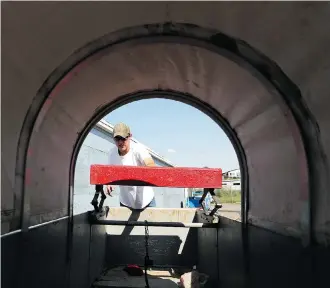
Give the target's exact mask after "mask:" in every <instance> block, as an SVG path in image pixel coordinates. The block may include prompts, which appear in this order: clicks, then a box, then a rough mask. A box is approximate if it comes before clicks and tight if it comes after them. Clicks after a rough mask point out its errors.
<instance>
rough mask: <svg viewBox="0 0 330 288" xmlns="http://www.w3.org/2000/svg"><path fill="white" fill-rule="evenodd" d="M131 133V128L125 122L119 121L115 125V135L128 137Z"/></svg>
mask: <svg viewBox="0 0 330 288" xmlns="http://www.w3.org/2000/svg"><path fill="white" fill-rule="evenodd" d="M130 134H131V130H130V129H129V127H128V126H127V125H126V124H124V123H118V124H116V125H115V127H113V137H117V136H120V137H123V138H126V137H128V136H129V135H130Z"/></svg>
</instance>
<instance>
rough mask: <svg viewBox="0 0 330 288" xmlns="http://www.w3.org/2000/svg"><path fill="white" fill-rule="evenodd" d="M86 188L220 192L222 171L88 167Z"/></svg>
mask: <svg viewBox="0 0 330 288" xmlns="http://www.w3.org/2000/svg"><path fill="white" fill-rule="evenodd" d="M90 184H92V185H106V184H113V185H127V186H157V187H177V188H221V185H222V170H221V169H220V168H218V169H213V168H183V167H175V168H173V167H135V166H111V165H91V168H90Z"/></svg>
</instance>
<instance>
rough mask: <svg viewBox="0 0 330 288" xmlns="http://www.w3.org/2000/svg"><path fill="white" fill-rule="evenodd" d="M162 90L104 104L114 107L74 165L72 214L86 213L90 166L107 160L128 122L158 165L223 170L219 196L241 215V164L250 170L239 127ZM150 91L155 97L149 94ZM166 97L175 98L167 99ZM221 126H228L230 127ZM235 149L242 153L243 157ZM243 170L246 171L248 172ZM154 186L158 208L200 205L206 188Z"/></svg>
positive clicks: (114, 202) (114, 200)
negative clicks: (116, 133) (116, 129)
mask: <svg viewBox="0 0 330 288" xmlns="http://www.w3.org/2000/svg"><path fill="white" fill-rule="evenodd" d="M160 94H163V95H162V96H163V97H162V98H160V96H161V95H158V94H157V92H150V93H146V94H144V93H143V92H141V93H139V96H140V98H141V99H144V100H135V101H134V102H130V103H129V104H125V105H123V106H120V107H119V108H117V109H115V110H112V109H111V108H112V106H109V107H106V108H105V110H104V113H108V112H107V111H111V112H110V113H108V114H107V115H106V116H105V117H103V118H102V120H101V121H99V122H98V123H97V124H96V125H94V126H93V127H92V128H91V130H89V133H88V135H87V136H86V138H85V139H84V140H83V141H84V142H83V143H82V145H81V147H80V150H79V154H78V156H77V159H78V160H77V163H76V166H75V181H74V183H75V185H74V186H75V189H74V197H73V201H74V214H78V213H83V212H86V211H87V210H88V209H90V208H91V206H90V200H91V196H90V195H89V194H90V193H91V192H92V191H93V190H94V187H92V186H91V185H89V174H88V173H89V165H92V164H107V163H108V162H107V161H108V159H107V158H108V155H109V151H111V149H112V148H114V147H115V142H114V139H113V135H112V128H113V125H114V124H116V123H117V122H125V123H127V124H128V125H129V126H130V127H131V129H132V132H133V137H134V139H132V140H131V142H134V143H137V142H140V143H142V144H143V145H146V146H147V149H148V151H149V153H150V154H151V156H152V158H153V160H154V161H155V163H156V165H157V166H163V167H199V168H202V167H209V168H219V167H220V168H221V169H222V170H223V172H224V177H223V178H224V183H223V189H216V191H215V192H216V195H217V196H219V197H220V200H221V203H222V204H223V205H224V206H225V207H224V210H226V211H227V215H228V216H231V217H235V219H240V216H241V215H240V212H241V198H242V197H241V196H242V193H241V177H240V171H241V169H240V167H243V169H244V170H246V164H245V156H244V154H243V155H241V154H242V152H241V151H242V147H241V144H240V143H239V141H238V139H237V136H236V135H235V132H234V131H232V130H231V129H230V128H229V126H228V124H227V123H226V121H225V120H224V119H223V118H222V117H221V116H220V115H218V114H217V113H215V111H211V110H210V109H206V107H204V108H203V109H204V111H206V113H208V114H205V113H204V112H202V111H201V110H199V109H196V108H195V106H197V101H196V103H194V102H192V101H191V100H188V99H186V98H185V97H184V96H183V95H181V94H180V93H169V92H168V95H165V93H160ZM152 96H154V98H150V97H152ZM167 97H168V98H173V99H176V100H170V99H166V98H167ZM145 98H147V99H145ZM148 98H149V99H148ZM164 98H165V99H164ZM182 101H185V102H186V103H189V104H186V103H184V102H182ZM104 113H102V115H103V114H104ZM99 117H100V116H98V117H97V118H96V119H95V120H97V119H99ZM213 119H214V120H213ZM92 122H94V121H92ZM222 127H224V128H222ZM223 129H226V132H225V131H224V130H223ZM229 129H230V130H229ZM227 135H229V137H230V138H231V140H230V139H229V138H228V136H227ZM233 145H235V148H236V149H235V148H234V147H233ZM171 147H172V148H171ZM236 152H237V153H241V154H239V155H240V157H241V160H240V161H239V160H238V157H237V154H236ZM234 168H235V169H234ZM232 170H236V172H238V175H235V176H232V175H231V174H232V173H233V172H232ZM227 171H229V172H227ZM226 172H227V173H226ZM242 174H243V175H247V173H246V172H245V173H242ZM230 176H232V177H230ZM242 182H244V180H243V181H242ZM235 185H236V186H235ZM245 189H246V186H245ZM154 190H155V198H156V203H157V207H158V208H162V207H163V208H180V207H182V208H193V207H200V205H199V204H198V203H197V202H198V199H199V198H200V197H201V195H199V194H201V193H202V191H201V189H200V188H195V189H194V188H189V189H188V188H161V187H159V188H154ZM243 195H244V193H243ZM230 204H231V205H230ZM105 205H109V206H110V207H117V206H119V187H118V188H117V189H115V191H114V193H113V194H112V196H111V197H108V198H107V200H106V201H105ZM195 205H196V206H195ZM243 206H244V203H243Z"/></svg>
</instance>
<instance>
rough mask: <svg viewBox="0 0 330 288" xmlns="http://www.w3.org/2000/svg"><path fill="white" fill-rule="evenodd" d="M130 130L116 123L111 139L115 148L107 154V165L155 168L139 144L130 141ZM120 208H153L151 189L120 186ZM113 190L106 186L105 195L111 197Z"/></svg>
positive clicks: (154, 204)
mask: <svg viewBox="0 0 330 288" xmlns="http://www.w3.org/2000/svg"><path fill="white" fill-rule="evenodd" d="M131 137H132V134H131V131H130V128H129V127H128V126H127V125H126V124H124V123H118V124H116V125H115V127H114V128H113V138H114V140H115V144H116V147H115V148H114V149H112V150H111V151H110V153H109V165H124V166H156V165H155V162H154V160H153V159H152V157H151V155H150V154H149V152H148V151H147V149H145V148H144V147H143V146H142V145H141V144H137V143H134V142H132V141H131ZM119 188H120V194H119V201H120V206H125V207H128V208H132V209H138V210H140V209H144V208H146V207H155V206H156V201H155V197H154V191H153V189H152V187H148V186H146V187H143V186H120V187H119ZM112 191H113V188H112V187H111V186H110V185H108V186H107V193H108V195H111V192H112Z"/></svg>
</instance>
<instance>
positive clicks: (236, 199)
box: [215, 188, 241, 203]
mask: <svg viewBox="0 0 330 288" xmlns="http://www.w3.org/2000/svg"><path fill="white" fill-rule="evenodd" d="M215 194H216V195H217V196H218V197H219V198H220V202H221V203H240V202H241V191H235V190H230V189H228V188H222V189H216V190H215Z"/></svg>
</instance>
